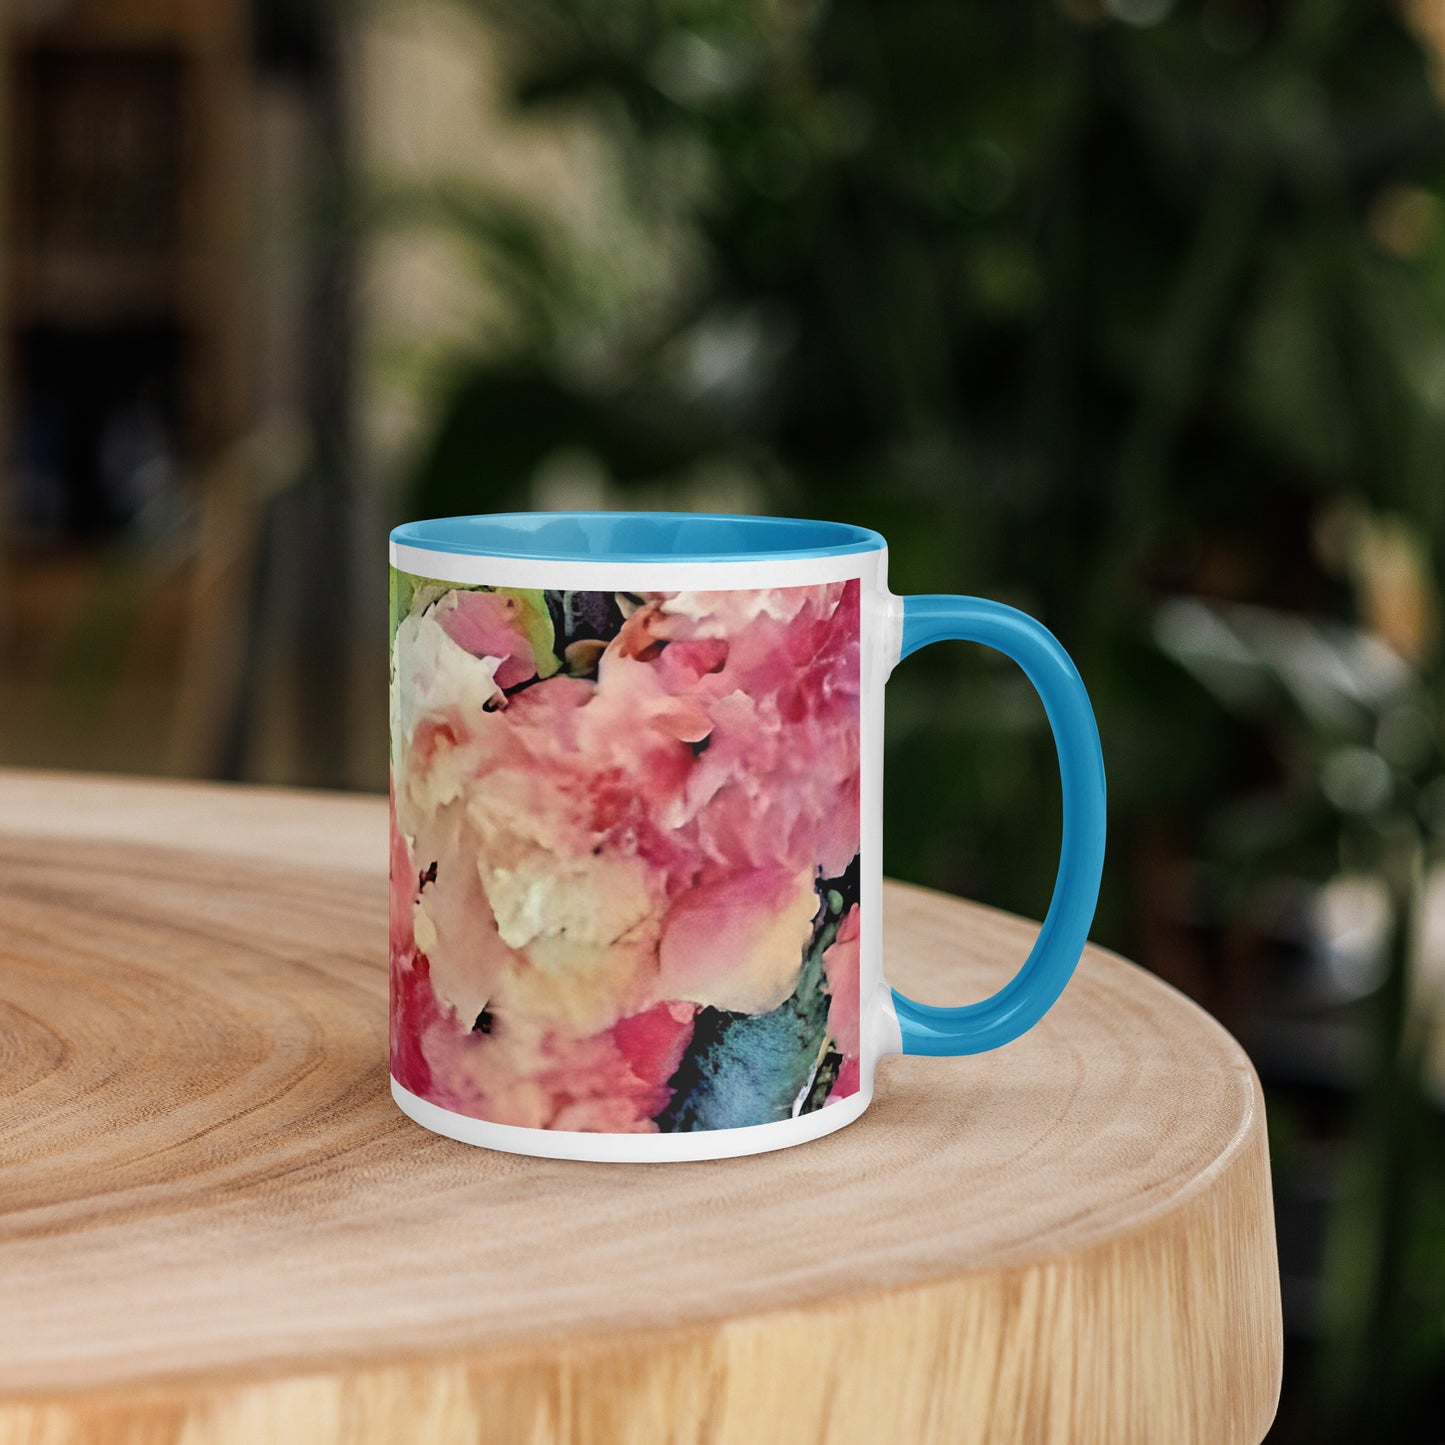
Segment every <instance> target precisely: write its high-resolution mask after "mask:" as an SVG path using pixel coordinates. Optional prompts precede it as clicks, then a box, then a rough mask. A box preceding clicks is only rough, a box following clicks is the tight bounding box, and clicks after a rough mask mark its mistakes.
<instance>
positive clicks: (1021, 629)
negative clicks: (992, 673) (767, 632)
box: [893, 596, 1105, 1056]
mask: <svg viewBox="0 0 1445 1445" xmlns="http://www.w3.org/2000/svg"><path fill="white" fill-rule="evenodd" d="M902 601H903V640H902V647H901V650H900V652H899V661H900V662H901V661H902V660H903V658H905V657H907V656H908V655H909V653H911V652H916V651H917V650H918V649H919V648H920V647H925V646H927V645H928V644H929V643H930V642H944V641H961V642H981V643H983V644H984V645H985V646H986V647H993V648H996V649H997V650H998V651H999V652H1002V653H1003V654H1004V655H1005V656H1007V657H1011V658H1012V659H1013V660H1014V661H1015V662H1016V663H1018V665H1019V666H1020V667H1021V668H1023V670H1024V673H1025V675H1026V676H1027V677H1028V679H1029V681H1030V682H1031V683H1033V685H1034V688H1035V690H1036V691H1037V692H1038V695H1039V698H1040V700H1041V701H1042V702H1043V705H1044V712H1045V713H1046V714H1047V715H1048V719H1049V725H1050V727H1051V728H1052V729H1053V734H1054V746H1055V747H1056V748H1057V749H1058V753H1059V781H1060V783H1061V785H1062V789H1063V800H1064V826H1063V844H1062V847H1061V849H1060V854H1059V874H1058V879H1057V881H1056V882H1055V884H1054V896H1053V899H1052V900H1051V901H1050V903H1049V911H1048V914H1047V915H1046V916H1045V918H1044V923H1043V927H1042V928H1041V929H1040V930H1039V936H1038V938H1037V939H1036V940H1035V942H1034V946H1033V950H1032V951H1031V952H1030V954H1029V956H1028V958H1027V959H1026V960H1025V962H1024V965H1023V967H1022V968H1021V969H1019V971H1018V972H1017V973H1016V974H1015V975H1014V976H1013V978H1011V979H1010V980H1009V981H1008V983H1006V984H1004V986H1003V987H1002V988H1001V989H999V991H998V992H997V993H995V994H993V995H992V996H991V997H989V998H986V999H983V1000H982V1001H981V1002H979V1003H971V1004H965V1005H964V1006H963V1007H962V1008H937V1007H933V1006H931V1005H929V1004H923V1003H915V1002H914V1000H913V999H911V998H905V997H904V996H903V995H902V994H901V993H899V992H898V990H897V989H894V990H893V1006H894V1009H895V1010H896V1011H897V1015H898V1026H899V1031H900V1033H901V1034H902V1039H903V1052H904V1053H905V1054H932V1055H934V1056H947V1055H953V1054H981V1053H983V1052H984V1051H985V1050H986V1049H996V1048H998V1047H999V1045H1000V1044H1006V1043H1008V1042H1009V1041H1010V1040H1011V1039H1016V1038H1017V1037H1018V1036H1019V1035H1020V1034H1022V1033H1025V1032H1027V1031H1028V1030H1029V1029H1031V1028H1033V1026H1034V1025H1035V1024H1036V1023H1038V1021H1039V1020H1040V1019H1041V1018H1042V1017H1043V1016H1044V1014H1045V1013H1047V1012H1048V1010H1049V1009H1050V1007H1052V1005H1053V1003H1054V1001H1055V1000H1056V999H1057V998H1058V996H1059V995H1060V994H1061V993H1062V992H1063V990H1064V985H1065V984H1066V983H1068V981H1069V979H1070V977H1071V976H1072V975H1073V972H1074V968H1075V965H1077V963H1078V961H1079V956H1080V955H1081V954H1082V953H1083V950H1084V944H1085V943H1086V942H1087V940H1088V936H1089V925H1090V924H1091V923H1092V922H1093V918H1094V908H1095V905H1096V904H1097V902H1098V898H1099V879H1100V876H1101V874H1102V873H1103V869H1104V829H1105V792H1104V754H1103V750H1102V748H1101V747H1100V745H1099V729H1098V725H1097V724H1096V723H1095V721H1094V710H1093V708H1092V707H1091V706H1090V705H1089V694H1088V693H1087V692H1086V691H1085V690H1084V683H1083V680H1082V679H1081V678H1080V676H1079V673H1078V670H1077V669H1076V668H1075V667H1074V664H1073V662H1072V661H1071V660H1070V658H1069V655H1068V653H1067V652H1065V651H1064V649H1063V647H1062V646H1060V644H1059V642H1058V639H1057V638H1055V637H1054V635H1053V633H1051V632H1050V631H1049V630H1048V628H1046V627H1045V626H1044V625H1043V624H1042V623H1041V622H1036V621H1035V620H1034V619H1033V618H1032V617H1030V616H1028V614H1027V613H1024V612H1019V611H1018V610H1017V609H1016V608H1013V607H1005V606H1004V605H1003V603H1001V602H989V601H986V600H984V599H983V598H980V597H949V596H920V597H905V598H903V599H902Z"/></svg>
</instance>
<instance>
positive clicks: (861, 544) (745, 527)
mask: <svg viewBox="0 0 1445 1445" xmlns="http://www.w3.org/2000/svg"><path fill="white" fill-rule="evenodd" d="M391 540H392V541H393V542H397V543H401V544H403V545H405V546H410V547H424V548H427V549H428V550H430V551H434V552H464V553H471V554H473V555H476V556H479V557H527V558H535V559H537V560H539V561H540V560H546V561H556V562H582V561H602V562H744V561H752V560H755V559H759V558H764V557H769V558H777V557H799V558H802V557H825V556H839V555H844V554H848V553H853V552H874V551H878V550H879V549H881V548H882V547H883V546H884V545H885V543H884V541H883V538H882V537H881V536H880V535H879V534H878V533H877V532H874V531H871V530H870V529H869V528H867V527H855V526H853V525H852V524H851V523H848V522H816V521H809V520H807V519H804V518H801V517H751V516H729V515H725V514H722V513H715V512H498V513H494V514H492V515H483V516H476V517H438V518H435V519H433V520H430V521H424V522H406V523H404V524H403V525H402V526H400V527H397V528H396V529H395V530H394V531H393V532H392V534H391Z"/></svg>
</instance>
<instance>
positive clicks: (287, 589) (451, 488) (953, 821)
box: [0, 0, 1445, 1445]
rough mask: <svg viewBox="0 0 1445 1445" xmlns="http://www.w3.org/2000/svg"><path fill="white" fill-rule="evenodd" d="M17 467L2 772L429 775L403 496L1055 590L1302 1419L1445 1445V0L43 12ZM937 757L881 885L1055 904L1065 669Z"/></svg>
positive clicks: (7, 284)
mask: <svg viewBox="0 0 1445 1445" xmlns="http://www.w3.org/2000/svg"><path fill="white" fill-rule="evenodd" d="M0 459H3V461H0V763H3V764H11V765H26V766H44V767H64V768H81V769H107V770H119V771H125V772H139V773H158V774H171V775H189V776H201V777H215V778H230V779H244V780H259V781H268V782H284V783H299V784H308V785H319V786H327V787H351V788H368V789H378V790H379V789H381V788H383V787H384V786H385V783H386V775H385V767H386V756H387V749H386V743H385V730H386V701H385V696H384V690H385V677H386V666H385V660H384V657H383V651H384V641H382V640H379V639H384V638H385V636H386V631H385V626H386V624H385V612H386V562H385V535H386V532H387V529H388V528H389V526H390V525H392V524H393V523H395V522H397V521H399V520H403V519H406V518H413V517H421V516H428V515H442V514H448V513H455V512H475V511H490V510H498V509H506V508H517V507H537V508H548V507H564V506H565V507H615V506H626V507H671V508H700V509H706V510H718V511H761V512H777V513H782V514H796V515H815V516H821V517H830V518H837V519H842V520H847V521H851V522H858V523H863V524H866V525H869V526H873V527H877V528H879V529H880V530H881V531H883V532H884V533H885V534H886V535H887V537H888V539H889V541H890V543H891V573H890V580H891V583H892V586H893V588H894V590H895V591H898V592H930V591H957V590H963V591H971V592H979V593H984V594H987V595H990V596H993V597H997V598H1001V599H1003V600H1006V601H1008V602H1012V603H1014V604H1016V605H1018V606H1020V607H1023V608H1026V609H1027V610H1029V611H1030V612H1033V613H1035V614H1036V615H1038V616H1039V617H1041V618H1042V619H1043V620H1044V621H1046V622H1047V624H1048V625H1049V626H1050V627H1051V628H1053V629H1054V631H1055V632H1056V633H1057V634H1058V635H1059V637H1060V638H1061V639H1062V640H1063V641H1064V643H1065V644H1066V646H1068V647H1069V648H1070V650H1071V651H1072V652H1073V654H1074V656H1075V657H1076V658H1077V660H1078V662H1079V664H1080V667H1081V670H1082V671H1083V673H1084V676H1085V678H1086V680H1087V682H1088V684H1089V687H1090V689H1091V691H1092V693H1093V697H1094V701H1095V704H1096V707H1097V709H1098V713H1099V721H1100V726H1101V729H1102V732H1103V736H1104V740H1105V748H1106V753H1107V757H1108V766H1109V776H1110V789H1111V808H1112V820H1111V827H1112V840H1111V850H1112V851H1111V857H1110V862H1109V867H1108V872H1107V875H1106V881H1105V890H1106V891H1105V897H1104V900H1103V904H1102V907H1101V910H1100V914H1099V918H1098V922H1097V925H1096V928H1095V937H1096V938H1097V939H1098V940H1099V941H1101V942H1104V943H1107V944H1109V945H1112V946H1114V947H1116V948H1119V949H1121V950H1123V951H1125V952H1126V953H1128V954H1130V955H1131V956H1133V957H1135V958H1137V959H1139V960H1140V961H1142V962H1143V963H1145V964H1146V965H1147V966H1149V967H1150V968H1152V969H1154V970H1155V971H1156V972H1158V973H1159V974H1161V975H1162V976H1163V977H1165V978H1166V979H1168V980H1170V981H1171V982H1173V983H1175V984H1177V985H1178V986H1179V987H1180V988H1182V989H1184V990H1186V991H1187V992H1188V993H1190V994H1191V995H1193V996H1194V997H1195V998H1197V999H1198V1000H1199V1001H1200V1002H1201V1003H1203V1004H1204V1005H1205V1006H1206V1007H1207V1008H1209V1009H1210V1010H1211V1011H1213V1012H1214V1013H1215V1014H1217V1015H1218V1016H1219V1017H1220V1018H1221V1019H1222V1020H1223V1021H1224V1022H1225V1023H1226V1024H1227V1025H1228V1026H1229V1027H1230V1028H1231V1029H1232V1030H1234V1031H1235V1032H1236V1033H1237V1034H1238V1035H1239V1037H1240V1038H1241V1039H1242V1040H1243V1041H1244V1043H1245V1044H1246V1046H1247V1047H1248V1048H1249V1050H1250V1051H1251V1053H1252V1055H1253V1057H1254V1058H1255V1060H1256V1062H1257V1064H1258V1067H1259V1071H1260V1074H1261V1077H1262V1078H1263V1080H1264V1083H1265V1086H1266V1090H1267V1092H1268V1096H1269V1110H1270V1128H1271V1135H1272V1147H1273V1157H1274V1170H1275V1176H1274V1177H1275V1189H1276V1206H1277V1211H1278V1225H1279V1235H1280V1254H1281V1264H1282V1269H1283V1274H1284V1305H1285V1316H1286V1329H1287V1334H1288V1344H1287V1349H1288V1356H1287V1368H1286V1377H1285V1397H1284V1401H1283V1405H1282V1409H1281V1414H1280V1419H1279V1423H1278V1425H1277V1427H1276V1430H1275V1433H1274V1434H1273V1435H1272V1436H1271V1437H1270V1438H1271V1440H1272V1441H1276V1442H1296V1441H1298V1442H1306V1441H1308V1442H1322V1445H1328V1442H1334V1441H1339V1442H1346V1441H1348V1442H1351V1445H1353V1442H1357V1441H1360V1440H1365V1439H1369V1440H1391V1441H1397V1442H1402V1445H1409V1442H1438V1441H1441V1440H1445V1117H1442V1109H1445V1012H1442V1007H1445V994H1442V986H1441V985H1442V979H1445V730H1442V710H1441V702H1442V690H1445V654H1442V651H1441V645H1442V637H1441V615H1440V612H1441V596H1440V587H1441V579H1442V575H1445V572H1442V568H1445V0H1413V3H1411V0H1400V3H1396V4H1387V3H1371V4H1365V3H1354V0H1290V3H1283V0H1272V3H1265V0H1016V3H1013V4H1010V5H1001V4H997V3H985V0H887V3H883V0H869V3H865V0H831V3H829V0H729V3H722V0H576V3H561V0H374V3H365V0H335V3H326V0H5V4H4V6H3V8H0ZM887 744H888V749H889V763H888V770H889V773H888V779H889V786H888V804H887V809H888V811H887V824H886V831H887V839H886V849H887V867H888V870H889V871H890V872H891V873H893V874H894V875H896V876H900V877H904V878H910V879H915V880H918V881H921V882H924V883H928V884H932V885H935V886H938V887H943V888H947V889H950V890H952V891H955V892H959V893H964V894H968V895H970V896H973V897H977V898H981V899H984V900H986V901H988V902H991V903H994V904H997V905H1000V906H1002V907H1006V908H1011V909H1015V910H1018V911H1020V912H1024V913H1032V914H1034V915H1037V914H1038V913H1040V912H1041V911H1042V910H1043V908H1044V906H1045V902H1046V899H1047V896H1048V890H1049V886H1050V883H1051V880H1052V874H1053V867H1054V858H1055V848H1056V842H1057V835H1058V799H1057V781H1056V770H1055V767H1054V763H1053V753H1052V746H1051V744H1050V740H1049V737H1048V732H1047V727H1046V725H1045V723H1044V719H1043V715H1042V711H1041V709H1040V708H1039V707H1038V705H1037V703H1036V702H1035V700H1034V698H1033V696H1032V694H1031V692H1030V691H1029V690H1028V688H1027V685H1026V684H1025V683H1024V682H1023V681H1022V679H1021V677H1020V676H1018V675H1016V674H1015V673H1013V672H1012V671H1010V669H1009V667H1008V666H1007V665H1006V664H1004V663H1002V662H1000V661H999V660H998V659H996V658H994V657H991V656H988V655H985V654H982V653H981V652H978V651H977V650H976V649H970V648H967V647H964V646H962V645H956V646H951V647H949V648H944V649H939V651H938V652H937V653H935V654H930V662H929V665H928V666H927V667H917V668H914V667H910V666H907V665H905V666H903V667H901V668H900V669H899V670H898V672H897V673H896V674H895V675H894V678H893V681H892V683H891V684H890V696H889V717H888V732H887ZM956 1001H961V1000H956Z"/></svg>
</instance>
